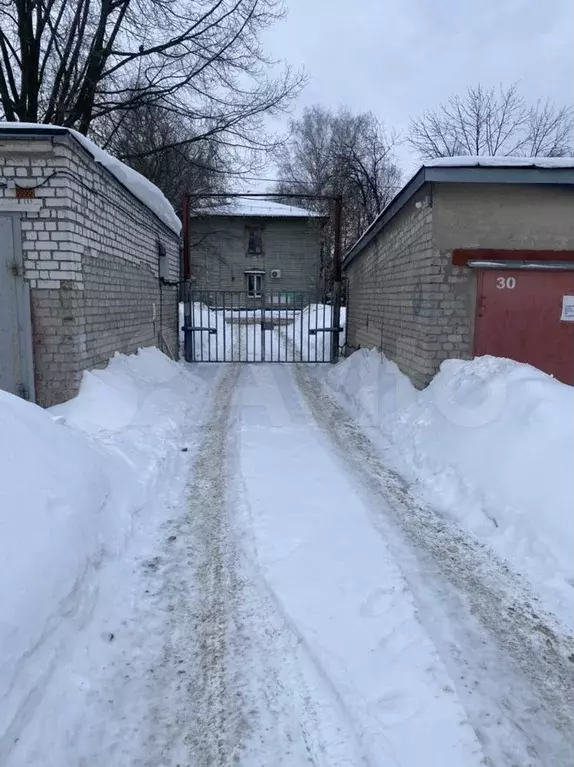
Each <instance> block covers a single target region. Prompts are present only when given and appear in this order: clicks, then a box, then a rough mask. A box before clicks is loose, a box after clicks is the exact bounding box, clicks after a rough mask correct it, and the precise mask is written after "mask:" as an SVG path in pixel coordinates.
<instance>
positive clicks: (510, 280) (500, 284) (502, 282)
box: [496, 277, 516, 290]
mask: <svg viewBox="0 0 574 767" xmlns="http://www.w3.org/2000/svg"><path fill="white" fill-rule="evenodd" d="M496 287H497V288H498V289H499V290H514V288H515V287H516V277H497V278H496Z"/></svg>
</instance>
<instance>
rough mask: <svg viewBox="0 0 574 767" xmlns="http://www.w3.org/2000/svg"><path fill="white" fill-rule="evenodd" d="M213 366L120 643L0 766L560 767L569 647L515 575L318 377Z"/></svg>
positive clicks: (63, 680) (59, 690)
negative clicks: (390, 456)
mask: <svg viewBox="0 0 574 767" xmlns="http://www.w3.org/2000/svg"><path fill="white" fill-rule="evenodd" d="M214 367H215V366H212V368H211V369H210V371H209V373H207V372H206V373H205V375H210V376H214V377H213V379H212V381H211V383H212V399H211V402H210V403H209V405H208V407H207V408H206V410H205V413H204V418H203V424H202V427H201V428H200V429H199V430H198V431H197V433H196V435H195V436H194V438H193V439H192V440H191V442H192V443H193V444H192V445H191V448H192V449H191V451H190V453H191V459H192V460H190V476H191V479H190V481H189V485H188V488H187V492H186V495H187V499H186V503H180V504H177V503H175V504H173V503H172V506H171V507H170V509H169V513H168V514H167V517H166V519H167V521H166V522H165V524H164V525H163V527H162V528H161V531H160V536H158V538H157V541H156V542H155V544H154V546H155V550H153V547H152V550H151V551H148V552H146V554H145V556H143V554H142V553H141V552H138V551H134V552H132V554H133V561H132V562H131V563H127V564H126V563H124V575H125V581H124V580H123V579H122V580H116V582H115V583H114V589H113V593H112V594H110V597H109V598H110V599H111V601H112V604H108V605H107V607H108V614H112V615H113V614H114V610H115V611H116V612H120V611H121V612H122V613H123V630H122V632H118V637H117V638H116V639H115V640H114V641H113V642H110V643H108V644H107V645H106V653H107V655H105V657H104V656H103V655H102V654H100V656H98V663H96V664H94V662H93V659H92V660H90V659H89V658H88V659H87V658H86V654H85V652H84V653H82V652H80V650H78V651H77V653H76V655H75V656H74V658H73V659H72V661H70V664H69V666H68V668H67V670H66V673H64V672H61V673H60V674H59V676H58V675H57V678H56V679H55V680H54V682H53V684H52V691H51V692H50V691H49V692H48V695H47V696H46V701H45V704H44V706H43V716H42V717H41V720H39V721H38V722H36V723H32V724H31V726H30V727H29V728H28V730H27V731H26V730H25V731H24V735H25V737H23V738H22V739H21V742H19V743H18V744H17V745H16V747H15V749H14V750H13V752H12V754H11V758H10V760H9V761H8V764H9V765H11V766H13V765H18V767H19V766H20V765H25V764H26V765H29V764H42V765H54V767H55V765H59V766H61V765H63V764H70V765H72V764H74V765H76V764H77V765H90V767H98V766H99V765H102V767H103V766H104V765H106V767H111V766H115V765H117V766H118V767H119V766H120V765H122V766H123V765H146V767H158V766H159V765H170V766H171V767H175V766H176V765H181V766H182V767H183V765H197V767H211V766H212V765H213V766H215V765H218V766H220V767H224V766H227V765H235V764H239V765H245V766H246V767H255V766H258V767H261V765H266V766H267V765H269V766H271V765H273V766H275V765H278V766H279V765H286V766H287V765H288V766H289V767H290V766H293V767H298V765H305V764H314V765H324V766H325V767H338V766H339V765H373V766H375V765H376V766H377V767H383V766H384V767H387V765H388V766H389V767H391V766H392V767H397V766H399V765H400V767H427V766H428V765H440V766H441V767H463V766H464V767H473V765H482V764H492V765H496V766H498V765H500V766H503V765H508V766H509V767H510V765H516V766H520V767H526V766H527V765H548V767H550V765H552V767H560V766H561V765H564V766H566V765H570V764H572V763H573V759H574V747H573V745H572V740H571V732H572V724H573V723H572V698H571V695H572V670H573V668H574V664H573V663H572V662H571V660H569V658H568V656H569V655H570V657H574V656H572V653H573V648H572V647H571V646H568V645H567V643H566V640H565V639H563V638H562V637H560V636H557V635H556V634H555V632H554V631H553V629H552V627H551V625H550V624H549V623H548V622H546V620H545V618H544V616H543V615H542V614H540V613H538V612H537V610H536V609H535V608H533V607H532V606H531V603H530V601H529V599H530V597H529V595H528V594H527V593H526V592H525V591H524V589H523V587H522V585H521V584H520V583H519V582H518V580H517V579H516V577H515V576H513V575H512V574H511V573H510V572H509V571H508V568H506V567H505V566H504V565H503V564H501V563H500V562H498V561H497V560H496V559H495V558H494V557H493V555H492V554H490V553H489V552H488V551H486V550H485V549H483V548H482V547H480V546H479V545H478V544H476V543H474V542H473V541H472V540H471V539H470V538H468V537H466V536H465V534H463V533H462V532H461V531H460V530H458V529H457V528H455V527H454V526H451V524H450V523H449V522H447V521H445V519H443V518H441V517H439V516H438V515H436V514H435V513H434V512H433V511H432V510H431V509H428V508H425V507H424V506H423V505H421V503H420V502H419V501H417V500H416V498H415V497H414V496H413V495H412V492H411V490H410V488H409V487H407V486H406V485H405V483H404V482H403V481H402V480H401V479H400V478H399V477H397V476H396V475H394V474H393V473H391V472H390V471H389V470H388V469H387V468H386V467H385V465H384V463H383V462H382V460H381V457H380V456H379V455H378V454H377V452H376V450H375V448H373V447H372V445H371V443H369V442H368V441H367V440H366V438H365V437H364V436H363V435H362V433H361V432H360V430H359V429H358V427H357V426H356V425H355V424H354V423H353V422H352V421H350V420H349V418H348V417H347V416H346V415H345V414H344V413H343V411H342V410H340V409H339V408H338V407H337V406H336V405H334V404H333V403H332V402H331V401H330V400H328V399H327V398H326V397H324V395H323V394H322V392H321V389H320V387H319V385H318V383H317V381H316V380H315V378H314V374H313V370H312V369H310V368H304V367H295V366H283V365H269V366H266V365H261V366H239V365H234V366H231V365H227V366H221V367H220V368H219V369H216V370H214ZM132 565H133V567H132ZM126 590H129V598H127V597H126V593H125V592H126ZM114 600H115V602H116V606H115V607H114V604H113V602H114ZM97 619H98V611H97V610H96V613H95V620H97ZM78 679H81V680H83V683H82V684H77V683H76V682H77V680H78ZM62 697H63V698H65V699H66V700H67V703H66V704H64V703H63V702H62ZM48 704H49V705H48ZM76 709H77V710H76ZM40 753H42V757H41V758H40V756H39V755H40ZM38 759H39V761H38Z"/></svg>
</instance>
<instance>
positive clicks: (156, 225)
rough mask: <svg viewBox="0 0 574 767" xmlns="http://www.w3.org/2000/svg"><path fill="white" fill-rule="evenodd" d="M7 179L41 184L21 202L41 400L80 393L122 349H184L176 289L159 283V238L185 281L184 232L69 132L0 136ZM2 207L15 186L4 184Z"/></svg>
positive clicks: (0, 164)
mask: <svg viewBox="0 0 574 767" xmlns="http://www.w3.org/2000/svg"><path fill="white" fill-rule="evenodd" d="M0 177H2V178H3V180H4V181H5V182H8V183H9V182H11V181H13V180H15V181H16V182H18V181H20V182H21V183H24V184H26V185H28V186H37V185H40V184H41V186H38V188H37V189H36V190H35V195H36V199H35V200H32V201H31V202H30V203H24V202H22V204H21V206H20V208H19V215H20V218H21V229H22V250H23V253H24V259H25V261H24V266H25V271H24V276H25V279H26V280H27V281H28V282H29V284H30V288H31V290H30V293H31V307H32V309H31V310H32V324H33V346H34V365H35V381H36V397H37V401H38V402H39V404H42V405H45V406H47V405H52V404H55V403H58V402H61V401H63V400H65V399H67V398H68V397H71V396H73V395H74V394H75V393H76V392H77V389H78V384H79V381H80V378H81V373H82V371H83V370H84V369H86V368H93V367H100V366H104V365H105V364H106V363H107V361H108V359H109V357H110V356H111V355H112V354H113V353H114V352H115V351H120V352H124V353H132V352H134V351H136V350H137V348H138V347H140V346H154V345H155V346H160V348H163V349H164V350H166V351H167V348H168V347H169V349H171V350H172V351H173V353H174V354H176V353H177V348H178V344H177V288H175V287H168V286H163V287H162V286H161V285H160V283H159V279H158V241H159V242H162V243H163V244H164V245H165V247H166V249H167V252H168V258H169V266H170V268H169V279H170V280H173V281H177V280H178V278H179V238H178V236H177V235H176V234H175V233H174V232H173V231H171V230H170V229H169V228H168V227H167V226H165V225H164V224H163V223H162V222H161V221H159V219H157V218H156V216H155V215H154V214H153V213H152V212H151V211H150V210H149V209H148V208H147V207H146V206H144V205H143V204H142V203H140V202H139V201H138V200H136V199H135V198H134V197H133V196H132V195H131V194H130V193H129V192H128V191H127V190H126V189H125V188H124V187H122V185H121V184H120V183H119V182H118V181H117V180H116V179H115V178H114V177H113V176H111V175H110V174H109V173H108V172H107V171H106V170H105V169H104V168H103V167H102V166H100V165H98V164H97V163H95V162H94V161H93V159H92V158H91V156H90V155H89V154H87V153H86V152H85V151H84V150H83V149H82V148H81V147H80V145H79V144H78V143H77V142H76V141H75V140H74V139H73V138H72V137H71V136H57V137H52V138H46V139H44V138H41V139H18V140H11V139H0ZM0 195H1V197H0V211H1V209H2V198H3V199H4V204H10V205H11V206H12V207H14V206H16V205H18V203H16V201H15V192H14V189H13V188H10V186H8V187H4V188H2V189H1V190H0Z"/></svg>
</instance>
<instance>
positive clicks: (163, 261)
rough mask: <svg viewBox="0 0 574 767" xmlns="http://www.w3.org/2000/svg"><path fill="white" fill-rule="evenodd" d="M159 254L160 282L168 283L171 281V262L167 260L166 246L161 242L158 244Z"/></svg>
mask: <svg viewBox="0 0 574 767" xmlns="http://www.w3.org/2000/svg"><path fill="white" fill-rule="evenodd" d="M157 253H158V261H159V267H158V273H159V278H160V280H166V281H167V280H168V279H169V261H168V259H167V251H166V249H165V245H164V244H163V243H161V242H158V244H157Z"/></svg>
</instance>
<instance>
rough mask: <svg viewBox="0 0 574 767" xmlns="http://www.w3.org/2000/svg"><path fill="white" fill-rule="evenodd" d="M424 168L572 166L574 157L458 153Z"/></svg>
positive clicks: (429, 163) (430, 161)
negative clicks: (458, 154)
mask: <svg viewBox="0 0 574 767" xmlns="http://www.w3.org/2000/svg"><path fill="white" fill-rule="evenodd" d="M424 167H425V168H453V167H456V168H574V157H504V156H503V155H498V156H496V157H488V156H484V155H483V156H478V155H477V156H474V155H460V156H458V157H437V158H436V160H429V161H428V162H425V163H424Z"/></svg>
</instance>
